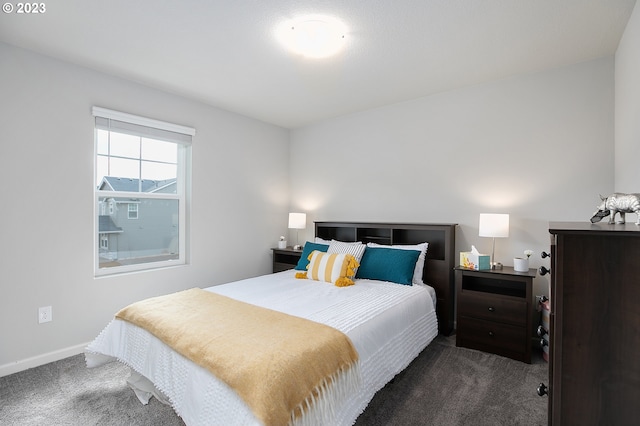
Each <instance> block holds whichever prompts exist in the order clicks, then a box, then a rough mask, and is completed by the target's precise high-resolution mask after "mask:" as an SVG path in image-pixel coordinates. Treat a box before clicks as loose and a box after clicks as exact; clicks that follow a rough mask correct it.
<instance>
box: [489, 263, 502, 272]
mask: <svg viewBox="0 0 640 426" xmlns="http://www.w3.org/2000/svg"><path fill="white" fill-rule="evenodd" d="M491 269H493V270H501V269H502V263H500V262H491Z"/></svg>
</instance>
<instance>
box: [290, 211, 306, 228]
mask: <svg viewBox="0 0 640 426" xmlns="http://www.w3.org/2000/svg"><path fill="white" fill-rule="evenodd" d="M306 227H307V215H306V213H289V229H304V228H306Z"/></svg>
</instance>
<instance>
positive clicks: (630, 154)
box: [615, 3, 640, 221]
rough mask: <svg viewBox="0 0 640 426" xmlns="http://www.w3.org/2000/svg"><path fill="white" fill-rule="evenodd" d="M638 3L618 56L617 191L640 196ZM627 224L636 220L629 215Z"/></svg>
mask: <svg viewBox="0 0 640 426" xmlns="http://www.w3.org/2000/svg"><path fill="white" fill-rule="evenodd" d="M638 4H639V3H636V6H635V8H634V9H633V13H632V14H631V17H630V18H629V22H628V24H627V28H626V29H625V32H624V34H623V36H622V39H621V40H620V44H619V45H618V51H617V52H616V127H615V128H616V149H615V164H616V178H615V182H616V184H615V189H616V191H620V192H640V6H639V5H638ZM627 220H634V221H635V217H634V215H630V216H629V217H628V218H627Z"/></svg>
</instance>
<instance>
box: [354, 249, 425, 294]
mask: <svg viewBox="0 0 640 426" xmlns="http://www.w3.org/2000/svg"><path fill="white" fill-rule="evenodd" d="M419 256H420V252H419V251H418V250H402V249H394V248H388V247H368V248H367V250H366V251H365V252H364V256H362V262H361V264H360V267H359V268H358V273H357V274H356V278H365V279H370V280H379V281H390V282H393V283H398V284H404V285H411V283H412V280H413V273H414V270H415V267H416V261H417V260H418V257H419Z"/></svg>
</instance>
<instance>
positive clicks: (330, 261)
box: [296, 250, 358, 287]
mask: <svg viewBox="0 0 640 426" xmlns="http://www.w3.org/2000/svg"><path fill="white" fill-rule="evenodd" d="M357 267H358V262H356V260H355V258H354V257H353V256H352V255H350V254H348V253H342V254H339V253H323V252H321V251H318V250H314V251H312V252H311V254H310V255H309V265H308V267H307V268H308V270H307V272H297V273H296V278H307V279H310V280H315V281H326V282H329V283H333V284H335V285H336V286H338V287H346V286H349V285H353V284H354V283H353V280H352V279H351V278H353V276H354V275H355V268H357Z"/></svg>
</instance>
